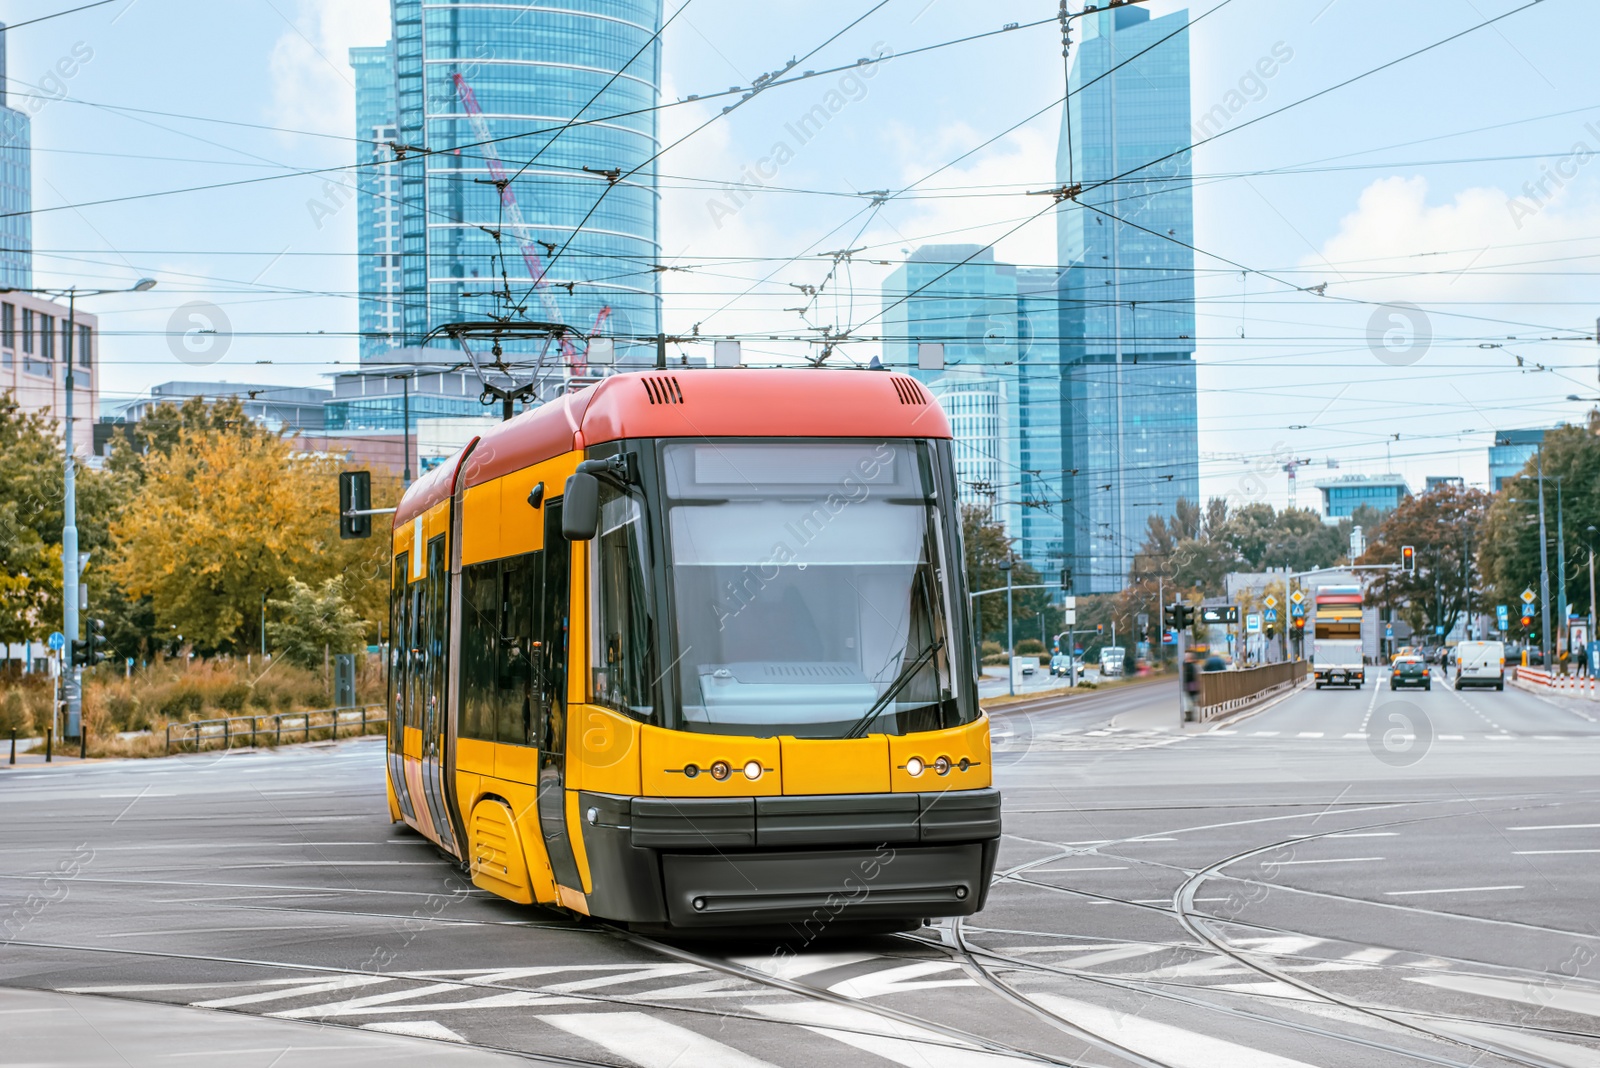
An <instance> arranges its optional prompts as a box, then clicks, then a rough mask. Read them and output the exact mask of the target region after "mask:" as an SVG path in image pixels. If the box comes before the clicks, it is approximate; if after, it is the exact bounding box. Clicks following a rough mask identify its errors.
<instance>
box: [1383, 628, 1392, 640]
mask: <svg viewBox="0 0 1600 1068" xmlns="http://www.w3.org/2000/svg"><path fill="white" fill-rule="evenodd" d="M1383 636H1384V637H1385V638H1386V639H1388V640H1389V641H1394V628H1393V627H1384V628H1383Z"/></svg>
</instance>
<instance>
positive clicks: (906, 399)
mask: <svg viewBox="0 0 1600 1068" xmlns="http://www.w3.org/2000/svg"><path fill="white" fill-rule="evenodd" d="M894 391H895V393H897V394H899V396H900V403H901V404H927V403H928V395H927V394H926V393H925V392H923V389H922V386H921V385H920V384H919V383H918V382H917V380H916V379H914V378H902V377H900V376H899V375H896V376H895V377H894Z"/></svg>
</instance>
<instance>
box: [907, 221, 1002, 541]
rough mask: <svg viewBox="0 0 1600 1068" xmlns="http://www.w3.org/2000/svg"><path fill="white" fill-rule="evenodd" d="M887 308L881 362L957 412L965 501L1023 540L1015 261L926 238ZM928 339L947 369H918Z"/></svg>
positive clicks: (953, 418)
mask: <svg viewBox="0 0 1600 1068" xmlns="http://www.w3.org/2000/svg"><path fill="white" fill-rule="evenodd" d="M958 265H959V266H958ZM883 306H884V314H883V336H884V338H885V340H884V343H883V359H884V362H885V363H886V364H887V365H888V366H890V367H892V368H894V369H896V370H904V371H909V372H910V373H911V374H912V375H914V376H915V377H916V378H917V379H918V380H920V381H921V382H923V383H924V384H925V385H926V386H927V387H928V390H929V392H931V393H932V394H933V395H934V397H935V398H937V399H938V401H939V406H940V407H941V408H943V409H944V412H945V414H946V415H947V416H948V417H949V419H950V424H951V431H952V433H953V434H954V437H955V448H954V452H955V461H956V479H957V481H958V483H959V489H960V497H961V501H962V503H964V504H971V505H976V506H979V507H981V508H984V509H986V510H987V511H988V513H989V515H990V517H991V518H993V519H995V520H996V521H998V522H1000V523H1003V524H1004V525H1005V528H1006V533H1007V534H1008V535H1009V536H1011V537H1012V538H1014V539H1020V538H1021V537H1022V536H1023V522H1022V513H1023V505H1022V501H1023V494H1024V484H1023V476H1022V453H1021V440H1022V426H1021V413H1020V411H1019V408H1018V396H1019V390H1018V385H1017V367H1016V365H1017V269H1016V268H1015V267H1013V266H1012V265H1011V264H1008V263H996V262H995V258H994V250H993V249H989V248H982V247H980V246H978V245H923V246H922V247H921V248H919V249H917V250H916V251H915V252H913V253H912V254H911V257H910V259H908V260H907V261H906V262H905V263H903V264H901V265H900V266H899V267H897V268H895V269H894V271H893V272H891V273H890V275H889V277H888V279H886V280H885V282H884V285H883ZM923 342H939V343H942V344H943V345H944V353H945V368H944V370H943V371H919V370H917V346H918V345H919V344H921V343H923ZM1021 549H1022V547H1021V546H1019V551H1021Z"/></svg>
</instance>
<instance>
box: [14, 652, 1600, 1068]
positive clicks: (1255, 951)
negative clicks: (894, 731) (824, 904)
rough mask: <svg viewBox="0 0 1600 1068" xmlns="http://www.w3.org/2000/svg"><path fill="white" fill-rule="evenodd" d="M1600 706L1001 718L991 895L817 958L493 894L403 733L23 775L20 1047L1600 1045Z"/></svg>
mask: <svg viewBox="0 0 1600 1068" xmlns="http://www.w3.org/2000/svg"><path fill="white" fill-rule="evenodd" d="M1597 719H1600V703H1595V704H1590V703H1588V702H1584V701H1579V700H1565V699H1547V698H1544V697H1541V696H1536V695H1533V694H1529V693H1525V692H1521V691H1518V690H1513V689H1508V690H1507V691H1506V692H1504V693H1495V692H1493V691H1472V692H1468V693H1463V694H1457V693H1455V692H1453V691H1451V690H1449V689H1447V688H1445V687H1444V686H1443V685H1441V684H1439V683H1438V682H1437V681H1436V684H1435V688H1434V689H1433V690H1432V691H1431V692H1420V691H1416V692H1401V693H1391V692H1390V691H1389V690H1388V689H1387V688H1382V689H1379V688H1375V687H1374V686H1373V685H1371V684H1369V685H1368V686H1367V688H1365V689H1363V690H1359V691H1355V690H1351V691H1338V690H1328V691H1320V692H1319V691H1314V690H1309V689H1307V690H1302V691H1300V692H1297V693H1295V694H1294V695H1292V696H1290V697H1288V698H1286V699H1284V700H1282V701H1280V702H1278V703H1277V704H1275V705H1273V706H1272V707H1270V708H1268V709H1266V710H1265V711H1262V712H1259V713H1257V714H1254V715H1251V716H1248V717H1246V718H1243V719H1241V720H1239V721H1238V722H1236V723H1233V724H1231V725H1228V726H1225V727H1223V728H1221V729H1218V730H1208V731H1195V730H1184V729H1182V728H1180V727H1179V726H1178V725H1177V723H1176V722H1175V721H1176V705H1175V700H1174V694H1173V691H1172V687H1171V686H1170V685H1166V684H1160V685H1151V686H1143V687H1128V688H1126V689H1118V690H1111V691H1105V692H1102V693H1098V694H1092V695H1074V696H1072V697H1069V698H1065V699H1059V700H1052V701H1049V702H1044V703H1042V704H1040V705H1039V706H1037V707H1034V708H1032V709H1031V710H1007V711H1005V712H1003V713H1002V714H1000V715H999V716H997V719H996V736H997V739H998V745H997V752H996V766H997V775H998V778H999V781H1000V785H1001V786H1002V787H1003V789H1004V791H1005V804H1006V815H1005V821H1006V838H1005V840H1004V844H1003V847H1002V851H1001V872H1000V875H999V879H998V882H997V885H996V886H995V888H994V891H993V893H992V895H991V898H990V903H989V906H988V907H987V908H986V909H985V911H984V912H983V913H981V914H979V915H978V916H976V917H973V918H972V919H970V920H968V921H965V922H961V923H944V924H942V925H939V926H935V927H930V928H925V929H923V930H922V931H920V932H917V933H915V934H912V935H907V936H899V937H892V938H877V939H857V940H852V941H842V942H829V941H819V942H817V943H815V944H813V945H812V946H810V947H807V948H805V949H804V950H803V951H801V952H800V953H798V954H796V955H789V954H787V953H781V952H780V953H775V952H774V951H773V948H772V947H771V946H764V945H756V944H737V945H710V946H707V945H690V946H669V945H663V944H661V943H659V942H655V941H652V940H650V939H644V938H638V937H635V936H631V935H628V934H626V933H623V932H618V931H614V930H611V929H609V928H607V927H604V926H602V925H597V924H593V923H587V922H575V921H574V920H572V919H569V918H567V917H564V916H562V915H559V914H555V913H551V912H545V911H542V910H539V909H532V908H524V907H518V906H514V905H510V904H508V903H504V902H501V901H499V900H497V899H494V898H491V897H489V896H487V895H485V894H482V893H480V892H478V891H476V890H472V889H471V888H470V887H469V886H468V884H467V883H466V882H465V880H463V879H462V878H461V876H460V875H459V874H458V873H457V872H456V871H455V869H454V868H452V867H451V866H450V865H449V864H447V863H446V862H445V861H444V860H443V859H441V858H440V857H439V856H438V854H437V853H436V852H435V851H434V850H433V849H432V847H431V846H429V845H428V844H427V843H425V842H423V841H422V840H421V839H420V838H417V837H416V836H414V835H411V834H410V833H408V832H405V831H403V830H401V829H399V828H397V827H395V826H393V825H391V824H389V823H388V821H387V816H386V813H385V812H384V809H383V802H382V793H381V782H382V780H381V776H382V761H381V753H382V749H381V741H380V740H378V739H370V740H361V741H350V742H342V743H340V744H338V745H336V746H322V747H309V748H294V749H285V750H282V751H279V752H276V753H271V752H263V753H245V752H235V753H232V754H229V755H227V756H226V757H223V756H220V755H209V756H202V757H195V758H175V759H172V760H164V761H143V762H126V763H106V764H93V763H91V764H89V765H83V766H71V767H56V768H48V769H46V768H27V769H21V768H19V769H16V770H8V771H5V772H3V773H0V803H3V809H0V811H3V813H4V823H3V824H0V826H3V827H4V834H3V839H0V844H3V850H0V1018H3V1019H4V1020H5V1021H6V1022H5V1024H4V1033H5V1035H6V1038H5V1042H4V1044H3V1046H0V1061H4V1062H6V1063H29V1064H49V1065H65V1064H104V1063H113V1064H145V1063H150V1064H154V1063H172V1062H173V1061H174V1055H175V1054H177V1053H184V1054H188V1055H189V1059H188V1060H187V1061H183V1062H179V1063H216V1062H221V1061H224V1060H225V1061H226V1062H227V1063H228V1064H229V1065H230V1068H248V1066H252V1065H257V1064H259V1065H263V1066H266V1065H273V1066H275V1068H288V1066H290V1065H298V1064H335V1063H339V1064H343V1063H349V1064H357V1063H371V1062H372V1061H377V1060H382V1061H384V1062H388V1063H396V1064H404V1063H418V1064H421V1063H424V1062H428V1063H440V1064H451V1065H454V1064H462V1065H469V1064H500V1063H512V1062H514V1061H515V1060H517V1059H527V1058H536V1059H540V1060H548V1061H550V1062H552V1063H565V1064H584V1065H589V1064H608V1065H645V1066H649V1068H654V1066H663V1068H664V1066H676V1068H687V1066H690V1065H694V1066H700V1065H705V1066H711V1068H721V1066H731V1068H753V1066H761V1065H777V1066H799V1065H823V1066H828V1065H838V1066H846V1065H848V1066H851V1068H855V1066H863V1065H868V1066H875V1065H906V1066H915V1068H942V1066H967V1065H1013V1064H1027V1063H1033V1064H1040V1063H1043V1064H1083V1065H1107V1066H1125V1065H1145V1066H1150V1065H1158V1066H1163V1065H1164V1066H1185V1068H1190V1066H1192V1068H1202V1066H1203V1068H1212V1066H1240V1068H1292V1066H1295V1065H1316V1066H1365V1065H1423V1064H1429V1065H1447V1066H1462V1068H1466V1066H1472V1068H1498V1066H1502V1065H1509V1064H1522V1065H1541V1066H1552V1065H1561V1066H1592V1065H1600V1029H1597V1028H1600V920H1597V914H1596V909H1595V906H1594V901H1595V898H1596V888H1597V885H1600V879H1597V878H1596V876H1597V875H1600V783H1597V781H1596V778H1595V774H1594V773H1595V769H1596V761H1597V758H1600V724H1597V722H1596V720H1597ZM37 992H49V993H37Z"/></svg>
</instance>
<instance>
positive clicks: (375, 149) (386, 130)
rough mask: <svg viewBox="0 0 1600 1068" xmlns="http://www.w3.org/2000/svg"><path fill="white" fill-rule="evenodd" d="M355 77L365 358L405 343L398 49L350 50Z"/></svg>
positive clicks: (358, 238)
mask: <svg viewBox="0 0 1600 1068" xmlns="http://www.w3.org/2000/svg"><path fill="white" fill-rule="evenodd" d="M350 66H351V67H352V68H353V69H354V70H355V75H356V139H357V140H356V162H357V163H359V164H362V166H360V167H359V168H358V169H357V170H356V274H357V290H358V293H359V296H358V301H359V307H360V310H359V316H360V327H359V329H360V331H361V358H362V359H363V360H369V359H374V358H381V357H382V356H383V354H384V353H386V352H388V351H389V350H390V349H393V348H395V347H397V346H398V345H399V344H400V343H401V318H402V317H401V314H400V310H401V306H402V299H401V289H400V176H399V170H398V167H397V165H396V164H395V162H394V152H393V150H392V149H390V148H389V145H390V144H391V143H393V142H394V140H395V137H396V136H397V130H396V127H395V113H396V112H395V95H394V46H393V44H392V43H391V44H386V45H383V46H381V47H376V48H352V49H351V50H350Z"/></svg>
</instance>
